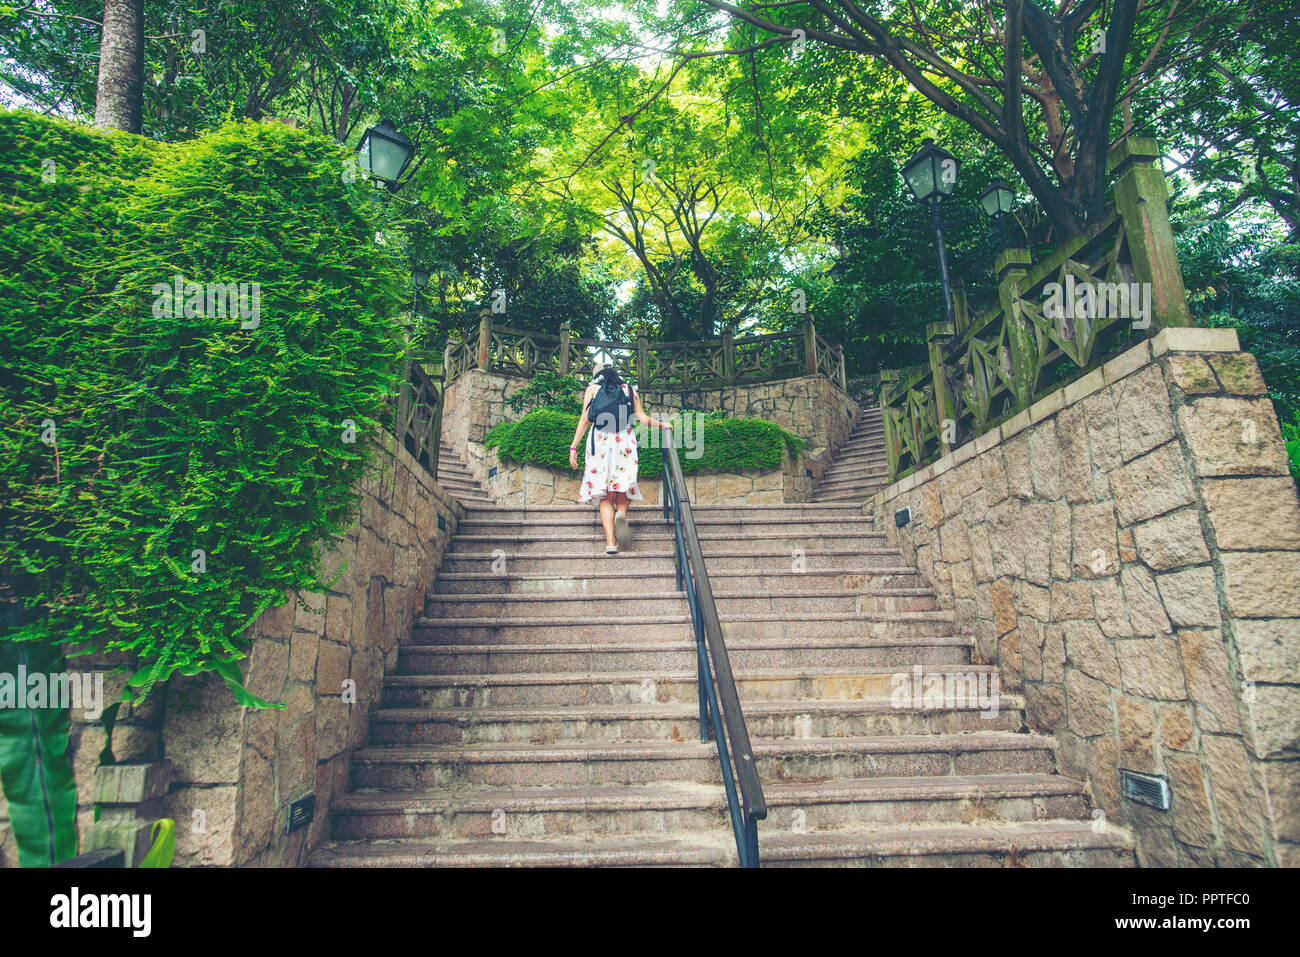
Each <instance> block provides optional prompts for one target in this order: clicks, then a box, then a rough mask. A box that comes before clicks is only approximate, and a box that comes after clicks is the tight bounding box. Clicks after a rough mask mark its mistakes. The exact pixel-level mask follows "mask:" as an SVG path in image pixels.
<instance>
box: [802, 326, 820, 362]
mask: <svg viewBox="0 0 1300 957" xmlns="http://www.w3.org/2000/svg"><path fill="white" fill-rule="evenodd" d="M803 362H804V372H805V373H806V374H808V375H816V374H817V327H816V326H815V325H813V321H812V316H805V317H804V320H803Z"/></svg>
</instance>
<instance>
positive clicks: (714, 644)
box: [663, 432, 767, 867]
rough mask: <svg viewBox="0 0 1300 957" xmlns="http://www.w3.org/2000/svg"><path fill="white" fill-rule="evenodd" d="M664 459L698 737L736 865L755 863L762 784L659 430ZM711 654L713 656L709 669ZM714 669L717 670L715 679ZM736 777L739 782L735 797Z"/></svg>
mask: <svg viewBox="0 0 1300 957" xmlns="http://www.w3.org/2000/svg"><path fill="white" fill-rule="evenodd" d="M663 465H664V481H663V506H664V518H668V517H669V515H671V516H672V521H673V530H674V533H675V537H676V552H675V558H676V563H677V588H678V590H681V589H682V588H683V586H684V587H685V589H686V600H687V603H688V604H689V605H690V609H691V625H692V627H693V628H694V630H695V649H696V659H697V663H698V667H697V674H698V678H699V695H698V696H699V700H700V740H701V741H707V740H709V737H710V735H712V737H713V739H714V740H715V741H716V742H717V743H718V759H719V760H720V761H721V763H722V786H723V788H724V790H725V791H726V792H727V808H728V810H729V811H730V813H731V829H732V831H733V832H734V833H735V835H736V852H737V853H738V854H739V855H740V866H741V867H758V822H759V821H761V820H763V818H765V817H767V801H766V800H765V799H764V797H763V785H762V784H761V783H760V782H759V780H758V768H757V767H756V766H755V764H754V749H753V748H752V747H750V744H749V730H748V729H747V728H746V727H745V714H744V712H743V711H741V709H740V695H739V694H737V693H736V679H735V677H734V676H733V675H732V673H731V661H730V659H729V658H728V657H727V646H726V643H725V642H724V641H723V637H722V623H721V622H720V621H719V620H718V606H717V604H716V603H715V602H714V600H713V589H712V588H710V587H709V573H708V571H707V570H706V569H705V567H704V552H703V551H702V550H701V548H700V537H699V535H698V534H697V533H696V531H695V518H694V516H693V515H692V514H691V501H690V497H689V495H688V494H687V492H686V479H685V478H684V477H683V475H682V463H681V461H680V460H679V459H678V457H677V449H676V448H674V446H673V440H672V433H671V432H664V433H663ZM710 659H712V662H713V667H712V669H711V670H710V668H709V661H710ZM714 675H716V676H717V677H716V682H715V680H714ZM715 685H716V687H715ZM724 731H725V733H724ZM728 741H730V742H731V748H730V752H734V753H735V756H736V761H735V771H736V773H735V779H734V780H733V778H732V762H731V754H730V752H729V749H728V747H727V742H728ZM737 782H739V784H740V796H739V799H737V795H736V783H737Z"/></svg>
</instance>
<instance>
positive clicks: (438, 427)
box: [429, 392, 443, 480]
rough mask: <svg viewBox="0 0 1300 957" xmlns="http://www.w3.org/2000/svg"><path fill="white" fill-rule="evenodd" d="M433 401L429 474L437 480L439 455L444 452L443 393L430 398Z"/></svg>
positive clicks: (435, 393)
mask: <svg viewBox="0 0 1300 957" xmlns="http://www.w3.org/2000/svg"><path fill="white" fill-rule="evenodd" d="M430 398H431V401H433V402H434V403H435V404H434V407H433V422H432V423H431V424H430V426H429V428H430V430H431V432H432V433H433V437H432V439H430V441H429V474H430V475H432V476H433V477H434V479H435V480H436V479H437V478H438V455H439V453H440V452H441V450H442V405H443V401H442V393H441V392H434V394H433V395H432V396H431V397H430Z"/></svg>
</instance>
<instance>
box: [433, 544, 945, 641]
mask: <svg viewBox="0 0 1300 957" xmlns="http://www.w3.org/2000/svg"><path fill="white" fill-rule="evenodd" d="M706 563H707V559H706ZM918 591H920V594H916V595H908V594H898V593H892V594H880V595H876V594H863V593H862V592H858V591H849V590H846V589H824V590H821V591H806V592H802V593H799V594H782V595H771V594H762V593H760V592H758V591H757V590H755V589H749V588H746V589H744V590H741V591H727V590H723V589H721V588H714V590H713V598H714V602H715V604H716V605H717V607H718V614H719V615H720V616H722V617H724V618H725V617H727V616H728V615H729V614H732V613H770V614H773V615H777V614H784V615H786V616H787V617H791V616H800V617H802V616H803V615H805V614H809V613H815V612H836V613H842V614H846V615H851V614H858V613H862V614H870V615H881V614H886V613H889V612H897V611H903V612H906V611H932V610H935V609H936V608H937V607H938V605H937V602H936V600H935V598H934V596H933V594H931V593H928V592H925V591H924V590H919V589H918ZM619 597H621V598H623V599H626V600H628V601H633V602H635V605H636V609H635V612H634V613H629V614H628V615H625V616H624V621H623V622H622V623H621V626H620V630H621V631H623V632H625V633H628V632H630V633H635V631H636V627H635V622H636V621H638V620H640V619H641V618H642V617H656V616H663V615H677V614H681V613H682V612H683V610H684V609H687V605H686V593H685V592H684V591H681V592H679V591H664V592H648V591H647V592H643V591H641V590H640V588H639V587H633V588H631V589H629V590H627V591H624V592H623V593H621V594H620V593H618V592H614V593H610V592H604V593H601V592H585V593H580V594H563V593H560V594H522V595H515V594H501V595H435V596H433V597H431V598H429V599H427V600H426V602H425V606H424V607H425V611H424V617H425V619H429V620H435V621H437V620H443V619H456V618H498V619H501V620H503V621H513V620H514V619H517V618H542V617H551V616H555V617H565V618H573V617H587V618H589V619H590V620H591V621H592V622H593V623H599V622H602V621H603V622H609V621H610V608H609V604H610V600H611V598H619ZM629 618H630V621H629V620H628V619H629Z"/></svg>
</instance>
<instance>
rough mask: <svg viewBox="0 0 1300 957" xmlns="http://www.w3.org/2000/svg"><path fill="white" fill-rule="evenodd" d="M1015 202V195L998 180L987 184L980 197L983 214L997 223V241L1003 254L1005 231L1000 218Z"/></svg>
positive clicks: (1005, 247) (1005, 239)
mask: <svg viewBox="0 0 1300 957" xmlns="http://www.w3.org/2000/svg"><path fill="white" fill-rule="evenodd" d="M1015 200H1016V194H1015V193H1013V192H1011V187H1010V186H1008V185H1007V184H1006V183H1004V182H1002V180H1000V179H995V180H994V181H993V182H991V183H989V188H988V189H986V190H984V192H983V194H982V195H981V196H980V205H981V206H983V207H984V212H986V213H988V214H989V215H990V216H992V217H993V218H994V219H996V220H997V221H998V239H1000V240H1001V241H1002V251H1003V252H1006V249H1007V230H1006V227H1005V226H1004V225H1003V224H1002V218H1003V217H1004V216H1006V214H1007V213H1009V212H1011V204H1012V203H1014V202H1015Z"/></svg>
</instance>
